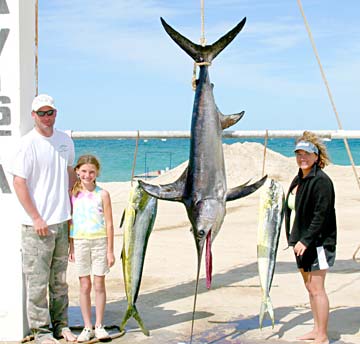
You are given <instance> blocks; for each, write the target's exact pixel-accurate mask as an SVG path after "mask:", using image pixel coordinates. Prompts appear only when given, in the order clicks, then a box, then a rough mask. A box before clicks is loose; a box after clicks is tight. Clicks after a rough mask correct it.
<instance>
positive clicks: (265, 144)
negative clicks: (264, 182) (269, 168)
mask: <svg viewBox="0 0 360 344" xmlns="http://www.w3.org/2000/svg"><path fill="white" fill-rule="evenodd" d="M268 137H269V132H268V130H267V129H266V133H265V142H264V157H263V166H262V172H261V175H262V176H264V175H265V161H266V149H267V143H268Z"/></svg>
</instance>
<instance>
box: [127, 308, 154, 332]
mask: <svg viewBox="0 0 360 344" xmlns="http://www.w3.org/2000/svg"><path fill="white" fill-rule="evenodd" d="M131 317H133V318H134V319H135V320H136V321H137V322H138V324H139V326H140V328H141V331H142V333H144V335H145V336H149V335H150V332H149V330H147V329H146V328H145V326H144V323H143V321H142V319H141V317H140V315H139V312H138V310H137V308H136V306H135V305H131V306H128V309H127V310H126V313H125V315H124V318H123V320H122V322H121V325H120V331H123V330H124V329H125V325H126V323H127V322H128V320H129V319H130V318H131Z"/></svg>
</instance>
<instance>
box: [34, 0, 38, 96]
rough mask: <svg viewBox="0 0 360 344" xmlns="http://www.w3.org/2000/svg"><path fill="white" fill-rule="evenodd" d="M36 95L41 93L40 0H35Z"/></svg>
mask: <svg viewBox="0 0 360 344" xmlns="http://www.w3.org/2000/svg"><path fill="white" fill-rule="evenodd" d="M35 79H36V80H35V83H36V85H35V87H36V89H35V95H36V96H37V95H38V94H39V2H38V0H36V1H35Z"/></svg>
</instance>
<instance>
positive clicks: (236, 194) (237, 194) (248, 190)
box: [226, 175, 267, 201]
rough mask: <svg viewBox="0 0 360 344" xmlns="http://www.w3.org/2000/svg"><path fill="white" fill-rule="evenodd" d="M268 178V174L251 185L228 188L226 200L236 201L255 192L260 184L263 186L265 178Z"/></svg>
mask: <svg viewBox="0 0 360 344" xmlns="http://www.w3.org/2000/svg"><path fill="white" fill-rule="evenodd" d="M266 178H267V175H266V176H264V177H262V178H261V179H260V180H258V181H257V182H256V183H254V184H251V185H247V186H244V185H240V186H237V187H235V188H232V189H230V190H228V192H227V193H226V201H234V200H236V199H238V198H241V197H245V196H247V195H250V194H252V193H253V192H255V191H256V190H257V189H258V188H259V187H260V186H262V185H263V184H264V183H265V180H266Z"/></svg>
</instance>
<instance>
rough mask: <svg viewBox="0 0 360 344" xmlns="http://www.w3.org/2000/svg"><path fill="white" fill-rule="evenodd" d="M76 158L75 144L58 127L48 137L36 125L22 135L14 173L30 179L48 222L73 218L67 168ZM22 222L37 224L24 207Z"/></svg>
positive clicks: (34, 200)
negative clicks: (40, 132)
mask: <svg viewBox="0 0 360 344" xmlns="http://www.w3.org/2000/svg"><path fill="white" fill-rule="evenodd" d="M74 159H75V149H74V143H73V141H72V139H71V138H70V137H69V136H68V135H66V134H65V133H64V132H61V131H58V130H56V129H54V133H53V135H52V136H51V137H45V136H42V135H41V134H39V133H38V132H37V131H36V129H35V128H34V129H33V130H31V131H30V132H29V133H28V134H26V135H25V136H23V137H22V138H21V142H20V148H19V150H18V152H17V154H16V157H15V161H14V165H13V168H12V171H11V173H12V174H13V175H16V176H19V177H21V178H24V179H26V183H27V186H28V189H29V192H30V197H31V198H32V200H33V202H34V205H35V206H36V208H37V210H38V212H39V213H40V215H41V217H42V218H43V220H44V221H45V222H46V223H47V224H48V225H53V224H57V223H61V222H64V221H66V220H69V219H70V217H71V206H70V198H69V193H68V189H69V175H68V171H67V167H68V166H72V164H73V163H74ZM22 223H23V224H25V225H33V221H32V220H31V218H30V217H29V215H28V214H27V213H26V211H25V210H24V209H23V216H22Z"/></svg>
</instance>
